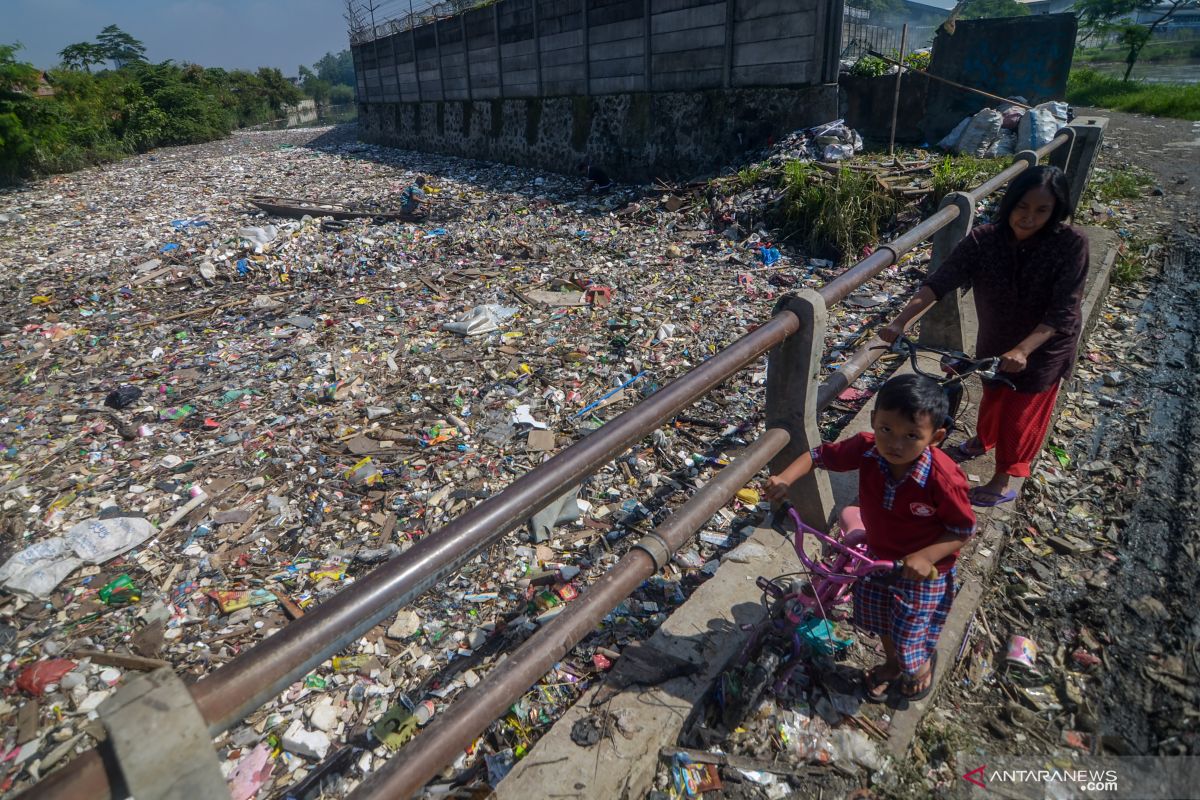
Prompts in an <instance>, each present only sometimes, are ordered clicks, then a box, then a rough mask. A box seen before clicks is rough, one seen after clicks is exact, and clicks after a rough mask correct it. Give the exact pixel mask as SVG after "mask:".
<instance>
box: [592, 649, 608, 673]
mask: <svg viewBox="0 0 1200 800" xmlns="http://www.w3.org/2000/svg"><path fill="white" fill-rule="evenodd" d="M592 664H594V665H595V666H596V669H598V670H600V671H601V672H608V671H609V670H610V669H612V662H611V661H609V660H608V659H607V658H606V657H605V656H602V655H600V654H599V653H594V654H593V655H592Z"/></svg>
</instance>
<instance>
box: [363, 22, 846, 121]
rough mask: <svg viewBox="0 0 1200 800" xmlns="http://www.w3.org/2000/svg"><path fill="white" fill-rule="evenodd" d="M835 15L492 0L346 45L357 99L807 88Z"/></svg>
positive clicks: (825, 68) (820, 70)
mask: <svg viewBox="0 0 1200 800" xmlns="http://www.w3.org/2000/svg"><path fill="white" fill-rule="evenodd" d="M840 22H841V2H840V0H500V2H497V3H495V4H493V5H491V6H487V7H484V8H477V9H474V10H471V11H467V12H465V13H463V14H460V15H458V16H456V17H452V18H449V19H443V20H440V21H438V22H434V23H430V24H426V25H422V26H420V27H418V28H415V29H413V30H411V31H400V32H397V33H393V34H392V35H390V36H386V37H383V38H379V39H375V40H373V41H367V42H363V43H360V44H356V45H354V46H353V47H352V51H353V54H354V64H355V72H356V74H357V77H358V99H359V102H360V103H377V102H385V103H394V102H413V101H417V102H423V101H428V100H481V99H489V98H493V97H556V96H572V95H592V94H616V93H621V92H651V91H654V92H659V91H695V90H704V89H721V88H724V89H729V88H747V87H763V86H807V85H811V84H814V83H822V82H834V81H836V79H837V77H836V76H837V52H836V50H837V41H836V36H834V37H832V38H831V34H836V32H837V30H838V26H839V25H840ZM830 42H832V46H831V45H830Z"/></svg>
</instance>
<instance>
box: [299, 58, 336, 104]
mask: <svg viewBox="0 0 1200 800" xmlns="http://www.w3.org/2000/svg"><path fill="white" fill-rule="evenodd" d="M300 88H301V89H302V90H303V91H304V93H305V94H306V95H308V96H309V97H311V98H312V99H313V100H314V101H316V103H317V105H325V104H326V103H328V102H329V92H330V90H331V89H332V88H333V87H331V86H330V85H329V81H323V80H321V79H320V78H318V77H317V76H316V74H314V73H313V71H312V70H311V69H309V68H308V67H306V66H304V65H303V64H301V65H300Z"/></svg>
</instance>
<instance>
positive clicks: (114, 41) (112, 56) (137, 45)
mask: <svg viewBox="0 0 1200 800" xmlns="http://www.w3.org/2000/svg"><path fill="white" fill-rule="evenodd" d="M96 42H97V43H98V44H99V46H100V48H101V49H102V50H103V51H104V57H105V58H107V59H108V60H110V61H112V62H113V66H115V67H116V68H117V69H121V68H122V67H124V66H127V65H129V64H132V63H134V62H137V61H145V60H146V46H145V45H144V44H142V43H141V42H140V41H138V40H137V39H135V38H133V37H132V36H130V35H129V34H128V33H126V32H125V31H123V30H121V29H120V28H118V27H117V26H116V25H109V26H108V27H106V28H105V29H104V30H102V31H100V35H99V36H97V37H96Z"/></svg>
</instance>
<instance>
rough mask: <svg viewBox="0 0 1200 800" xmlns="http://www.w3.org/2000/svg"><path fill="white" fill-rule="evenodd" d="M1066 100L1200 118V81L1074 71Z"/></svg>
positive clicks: (1074, 102)
mask: <svg viewBox="0 0 1200 800" xmlns="http://www.w3.org/2000/svg"><path fill="white" fill-rule="evenodd" d="M1067 102H1069V103H1072V104H1074V105H1079V106H1098V107H1101V108H1112V109H1116V110H1117V111H1129V112H1134V113H1138V114H1153V115H1154V116H1156V117H1176V118H1178V119H1193V120H1200V83H1195V84H1185V83H1145V82H1143V81H1123V80H1121V79H1120V78H1114V77H1112V76H1110V75H1102V74H1100V73H1099V72H1096V71H1095V70H1093V69H1076V70H1072V71H1071V77H1070V79H1069V80H1068V81H1067Z"/></svg>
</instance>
